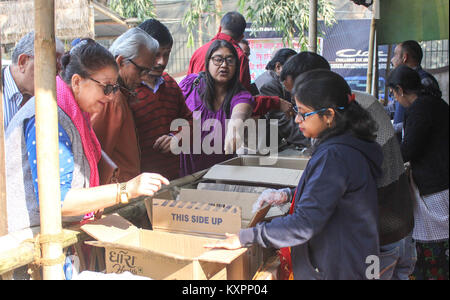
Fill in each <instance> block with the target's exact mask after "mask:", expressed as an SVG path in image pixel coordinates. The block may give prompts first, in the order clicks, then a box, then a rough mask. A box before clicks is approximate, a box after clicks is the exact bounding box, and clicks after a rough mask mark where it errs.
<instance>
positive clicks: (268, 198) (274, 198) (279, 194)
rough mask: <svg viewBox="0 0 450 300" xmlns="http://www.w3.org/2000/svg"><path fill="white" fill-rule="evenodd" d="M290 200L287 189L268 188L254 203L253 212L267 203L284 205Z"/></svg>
mask: <svg viewBox="0 0 450 300" xmlns="http://www.w3.org/2000/svg"><path fill="white" fill-rule="evenodd" d="M288 201H289V197H288V194H287V192H286V191H285V189H280V190H275V189H266V190H264V191H263V192H262V193H261V194H260V195H259V197H258V200H256V202H255V204H253V209H252V212H253V213H255V212H257V211H258V210H259V209H260V208H261V207H263V206H264V205H266V204H270V205H283V204H285V203H286V202H288Z"/></svg>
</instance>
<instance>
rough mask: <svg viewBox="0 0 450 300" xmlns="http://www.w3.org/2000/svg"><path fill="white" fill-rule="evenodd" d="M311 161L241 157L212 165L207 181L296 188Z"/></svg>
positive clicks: (206, 177)
mask: <svg viewBox="0 0 450 300" xmlns="http://www.w3.org/2000/svg"><path fill="white" fill-rule="evenodd" d="M308 161H309V159H307V158H288V157H272V158H270V157H266V156H250V155H249V156H241V157H236V158H232V159H230V160H227V161H224V162H222V163H220V164H216V165H214V166H212V167H211V168H210V169H209V171H208V172H207V173H206V174H205V175H204V176H203V179H206V180H213V181H215V182H218V183H246V184H255V185H258V186H267V187H275V188H277V187H296V186H297V185H298V182H299V181H300V178H301V176H302V173H303V170H304V169H305V168H306V165H307V163H308Z"/></svg>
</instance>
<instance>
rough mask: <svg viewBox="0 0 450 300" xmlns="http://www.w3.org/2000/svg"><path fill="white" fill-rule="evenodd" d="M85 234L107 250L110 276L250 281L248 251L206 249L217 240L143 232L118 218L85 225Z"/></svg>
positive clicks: (95, 244)
mask: <svg viewBox="0 0 450 300" xmlns="http://www.w3.org/2000/svg"><path fill="white" fill-rule="evenodd" d="M81 229H82V230H84V231H85V232H87V233H88V234H89V235H91V236H93V237H94V238H96V239H98V241H95V242H87V243H88V244H90V245H93V246H96V247H104V248H105V260H106V271H107V273H122V272H124V271H129V272H131V273H133V274H136V275H141V276H146V277H150V278H152V279H184V280H186V279H249V278H251V275H252V274H249V273H248V267H247V265H248V262H247V259H248V258H247V255H246V253H247V251H248V249H247V248H242V249H238V250H221V249H214V250H210V249H206V248H204V245H205V244H211V243H214V242H217V241H218V239H214V238H208V237H198V236H192V235H184V234H174V233H167V232H161V231H152V230H143V229H138V228H136V227H134V226H133V225H132V224H131V223H130V222H128V221H126V220H125V219H123V218H122V217H120V216H118V215H110V216H107V217H105V218H103V219H101V220H98V221H95V222H92V223H88V224H85V225H83V226H82V227H81Z"/></svg>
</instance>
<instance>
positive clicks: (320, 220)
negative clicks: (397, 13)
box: [207, 69, 383, 279]
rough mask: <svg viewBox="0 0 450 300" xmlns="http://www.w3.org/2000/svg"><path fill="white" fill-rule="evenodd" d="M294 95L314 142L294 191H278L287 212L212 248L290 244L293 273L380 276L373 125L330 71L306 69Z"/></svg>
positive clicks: (376, 149) (307, 276)
mask: <svg viewBox="0 0 450 300" xmlns="http://www.w3.org/2000/svg"><path fill="white" fill-rule="evenodd" d="M294 95H295V101H296V105H297V111H298V113H297V116H296V118H295V121H296V123H297V124H298V126H299V129H300V130H301V131H302V133H303V135H304V136H305V137H308V138H314V139H316V142H315V144H314V149H313V153H312V156H311V159H310V160H309V162H308V165H307V166H306V168H305V170H304V172H303V174H302V177H301V179H300V182H299V184H298V186H297V188H296V190H295V193H294V197H289V195H288V194H290V193H283V192H278V193H281V195H282V196H284V197H282V198H284V199H283V200H284V201H288V200H291V198H293V205H292V206H291V212H290V214H289V215H286V216H283V217H279V218H276V219H273V220H272V221H270V222H262V223H259V224H257V226H256V227H253V228H248V229H242V230H241V231H240V232H239V234H238V235H233V234H231V235H229V234H227V239H225V240H223V241H221V242H219V243H217V244H214V245H207V247H214V248H227V249H237V248H240V247H245V246H249V245H252V244H259V245H261V246H263V247H272V248H277V249H280V248H284V249H286V247H289V248H288V249H289V251H288V253H290V258H291V261H292V263H291V264H289V267H290V271H291V274H292V275H293V276H291V278H292V277H293V279H373V278H378V276H379V274H377V272H378V270H377V259H378V255H379V240H378V202H377V187H376V178H377V177H379V176H380V175H381V169H380V166H381V163H382V159H383V157H382V152H381V148H380V146H379V145H378V144H377V143H376V142H375V137H376V136H375V134H374V133H375V132H376V123H375V122H374V121H373V119H372V118H371V117H370V115H369V113H368V112H367V111H366V110H364V109H363V108H362V107H361V106H360V105H359V104H358V103H356V102H355V101H354V96H353V95H352V93H351V90H350V87H349V86H348V84H347V83H346V81H345V80H344V79H343V78H342V77H341V76H339V75H338V74H336V73H333V72H331V71H328V70H321V69H317V70H312V71H309V72H305V73H303V74H302V75H300V76H299V77H298V78H297V79H296V81H295V85H294ZM275 194H276V193H275ZM274 196H275V197H277V196H278V197H279V196H280V194H278V195H274ZM266 200H269V201H267V202H271V201H270V199H266ZM272 202H273V201H272ZM282 202H283V201H282ZM278 204H279V203H278Z"/></svg>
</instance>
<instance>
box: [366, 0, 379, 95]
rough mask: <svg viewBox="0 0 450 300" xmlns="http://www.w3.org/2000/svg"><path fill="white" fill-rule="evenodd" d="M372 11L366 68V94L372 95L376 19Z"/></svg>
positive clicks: (373, 5)
mask: <svg viewBox="0 0 450 300" xmlns="http://www.w3.org/2000/svg"><path fill="white" fill-rule="evenodd" d="M376 2H377V0H374V1H373V4H372V7H374V8H375V7H376ZM375 13H376V12H375V11H373V16H372V22H371V23H370V38H369V57H368V62H367V63H368V66H367V79H366V92H367V93H368V94H372V80H373V58H374V47H375V31H376V17H375Z"/></svg>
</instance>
